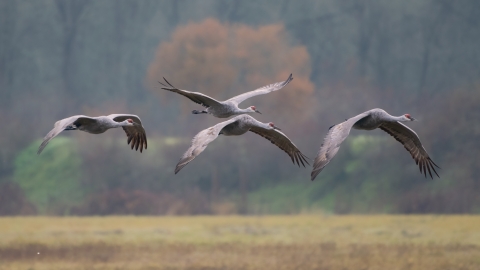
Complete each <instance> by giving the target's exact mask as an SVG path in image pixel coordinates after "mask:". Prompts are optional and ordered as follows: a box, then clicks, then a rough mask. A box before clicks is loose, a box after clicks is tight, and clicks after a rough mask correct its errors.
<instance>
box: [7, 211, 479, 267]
mask: <svg viewBox="0 0 480 270" xmlns="http://www.w3.org/2000/svg"><path fill="white" fill-rule="evenodd" d="M479 228H480V217H479V216H387V215H379V216H367V215H366V216H314V215H292V216H248V217H242V216H194V217H131V216H130V217H87V218H76V217H67V218H58V217H19V218H0V269H271V268H278V269H480V229H479ZM38 253H39V254H38Z"/></svg>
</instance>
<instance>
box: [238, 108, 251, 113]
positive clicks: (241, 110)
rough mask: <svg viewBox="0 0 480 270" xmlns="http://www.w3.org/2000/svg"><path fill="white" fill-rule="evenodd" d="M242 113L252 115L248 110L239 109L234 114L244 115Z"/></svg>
mask: <svg viewBox="0 0 480 270" xmlns="http://www.w3.org/2000/svg"><path fill="white" fill-rule="evenodd" d="M244 113H254V112H253V111H252V110H251V109H250V108H246V109H240V108H238V110H237V111H236V112H235V114H244Z"/></svg>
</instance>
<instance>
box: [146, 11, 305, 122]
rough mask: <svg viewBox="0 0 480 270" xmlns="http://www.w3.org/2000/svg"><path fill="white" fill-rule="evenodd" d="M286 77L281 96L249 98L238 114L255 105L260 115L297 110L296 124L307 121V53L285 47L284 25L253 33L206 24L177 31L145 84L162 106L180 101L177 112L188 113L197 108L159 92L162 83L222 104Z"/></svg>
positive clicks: (243, 27)
mask: <svg viewBox="0 0 480 270" xmlns="http://www.w3.org/2000/svg"><path fill="white" fill-rule="evenodd" d="M290 73H293V77H294V80H293V81H292V82H291V83H290V84H289V85H288V86H287V87H286V88H285V89H282V90H281V91H280V92H281V93H272V94H269V96H268V97H263V98H262V97H258V98H252V99H251V100H247V101H245V102H244V103H242V104H240V107H241V108H245V107H248V106H251V105H255V106H257V107H258V109H259V110H260V111H262V112H264V113H265V114H268V115H269V116H272V115H275V116H278V117H280V118H282V116H287V117H292V116H290V115H291V111H298V110H302V113H299V114H298V113H295V119H296V120H300V119H306V118H305V117H307V116H308V113H305V112H308V111H306V110H304V108H305V107H310V108H312V107H314V105H315V104H314V100H315V99H314V98H312V97H313V93H314V85H313V83H312V82H311V81H310V79H309V77H310V73H311V65H310V56H309V54H308V52H307V49H306V47H304V46H292V45H291V44H290V43H289V40H288V38H287V36H286V34H285V30H284V27H283V25H280V24H274V25H267V26H262V27H258V28H252V27H250V26H246V25H240V24H235V25H231V24H222V23H220V22H219V21H217V20H215V19H206V20H205V21H203V22H200V23H191V24H188V25H185V26H182V27H179V28H177V30H176V31H175V32H174V33H173V35H172V38H171V40H170V41H168V42H163V43H161V44H160V45H159V47H158V49H157V51H156V55H155V59H154V61H153V62H152V63H151V65H150V67H149V68H148V74H147V78H146V82H147V85H148V87H149V88H150V89H151V90H152V91H154V92H155V93H159V95H161V98H162V100H181V101H179V102H181V103H182V111H184V112H185V113H190V111H191V110H192V109H198V106H199V105H195V104H193V103H192V102H191V101H190V100H188V99H186V98H180V97H176V96H172V95H173V94H172V93H166V92H165V91H163V90H159V89H160V87H159V84H158V81H160V80H161V79H162V77H165V78H167V79H168V80H169V81H170V82H171V83H172V84H173V85H174V86H176V87H179V88H181V89H186V90H189V91H198V92H203V93H205V94H207V95H210V96H212V97H214V98H216V99H219V100H225V99H228V98H230V97H232V96H236V95H238V94H241V93H244V92H247V91H251V90H254V89H256V88H259V87H261V86H264V85H267V84H270V83H274V82H278V81H283V80H285V79H286V78H287V77H288V75H289V74H290ZM257 116H258V115H256V116H255V117H257ZM299 118H300V119H299Z"/></svg>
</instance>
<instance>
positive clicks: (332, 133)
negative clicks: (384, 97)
mask: <svg viewBox="0 0 480 270" xmlns="http://www.w3.org/2000/svg"><path fill="white" fill-rule="evenodd" d="M367 116H368V114H366V113H362V114H359V115H357V116H355V117H352V118H350V119H347V120H345V121H344V122H342V123H340V124H337V125H334V126H332V127H330V129H329V130H328V133H327V136H326V137H325V139H324V140H323V143H322V146H320V150H319V151H318V154H317V157H316V158H315V161H314V162H313V170H312V173H311V179H312V181H313V180H314V179H315V177H317V175H318V174H319V173H320V172H321V171H322V170H323V168H325V166H327V164H328V163H329V162H330V161H331V160H332V159H333V157H334V156H335V155H336V154H337V152H338V149H340V145H341V144H342V142H343V141H344V140H345V139H346V138H347V137H348V134H350V130H351V129H352V127H353V125H354V124H355V123H356V122H357V121H359V120H360V119H363V118H364V117H367Z"/></svg>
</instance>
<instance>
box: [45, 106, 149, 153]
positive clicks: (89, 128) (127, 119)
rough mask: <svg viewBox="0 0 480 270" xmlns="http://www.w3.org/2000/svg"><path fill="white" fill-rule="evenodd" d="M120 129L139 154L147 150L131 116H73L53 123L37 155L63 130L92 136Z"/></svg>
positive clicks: (138, 124)
mask: <svg viewBox="0 0 480 270" xmlns="http://www.w3.org/2000/svg"><path fill="white" fill-rule="evenodd" d="M118 127H122V128H123V130H124V131H125V133H126V134H127V138H128V139H127V144H130V145H131V148H132V149H133V148H134V147H135V150H138V148H139V147H140V152H142V151H143V148H145V149H147V135H146V133H145V129H144V128H143V126H142V122H141V121H140V118H139V117H138V116H136V115H133V114H110V115H108V116H98V117H90V116H85V115H74V116H71V117H68V118H65V119H62V120H59V121H57V122H56V123H55V125H54V127H53V129H52V130H50V132H48V134H47V135H46V136H45V138H43V142H42V144H41V145H40V147H39V148H38V152H37V154H40V153H41V152H42V151H43V148H45V146H47V144H48V142H50V140H51V139H53V138H55V137H56V136H57V135H58V134H60V132H62V131H64V130H81V131H85V132H88V133H92V134H100V133H104V132H105V131H107V130H108V129H111V128H118Z"/></svg>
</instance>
